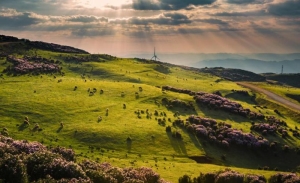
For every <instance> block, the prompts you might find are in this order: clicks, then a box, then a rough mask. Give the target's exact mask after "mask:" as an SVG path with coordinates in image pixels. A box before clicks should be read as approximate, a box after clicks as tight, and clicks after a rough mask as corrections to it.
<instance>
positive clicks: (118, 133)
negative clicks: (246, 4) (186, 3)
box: [0, 42, 300, 182]
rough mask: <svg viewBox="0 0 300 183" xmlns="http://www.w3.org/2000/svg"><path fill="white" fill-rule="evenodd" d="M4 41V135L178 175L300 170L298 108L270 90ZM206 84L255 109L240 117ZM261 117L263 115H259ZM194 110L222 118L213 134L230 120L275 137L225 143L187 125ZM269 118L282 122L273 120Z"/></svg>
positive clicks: (0, 61) (0, 115) (0, 58)
mask: <svg viewBox="0 0 300 183" xmlns="http://www.w3.org/2000/svg"><path fill="white" fill-rule="evenodd" d="M4 43H5V42H2V43H1V44H0V53H1V55H0V71H1V72H2V73H1V79H0V86H1V89H0V101H1V104H0V127H1V129H2V128H5V129H7V130H5V132H4V130H3V131H2V134H4V135H8V136H10V137H12V138H14V139H26V140H28V141H38V142H41V143H43V144H44V145H46V146H49V147H50V146H51V147H56V146H63V147H69V148H72V149H74V150H75V152H76V159H77V161H80V160H83V159H86V158H88V159H92V160H95V161H100V162H105V161H107V162H110V163H111V164H113V165H115V166H119V167H128V166H133V167H140V166H146V167H150V168H153V170H154V171H156V172H158V173H159V174H160V175H161V177H163V178H164V179H165V180H168V181H171V182H176V181H177V180H178V178H179V177H180V176H182V175H184V174H187V175H192V176H198V175H199V172H200V171H201V172H210V171H217V170H220V169H224V168H226V167H231V169H234V170H238V171H240V172H242V173H248V172H253V173H258V174H263V175H265V176H266V177H269V176H270V175H271V174H273V173H274V172H273V171H274V170H279V171H296V170H297V166H299V165H300V161H299V152H300V151H299V146H300V140H299V137H300V136H299V133H298V127H300V126H299V123H298V122H299V121H300V115H299V113H294V114H295V115H292V116H289V115H287V114H290V113H291V111H290V110H289V109H286V108H283V107H281V108H280V109H279V112H278V111H276V110H275V109H277V107H276V105H275V104H274V103H272V102H270V101H268V100H267V99H266V98H265V97H264V96H262V95H261V94H259V93H253V92H251V91H248V90H246V89H244V88H242V87H241V86H239V85H237V84H236V83H234V82H231V81H228V80H225V79H222V78H219V77H217V76H213V75H211V74H209V73H204V72H200V70H195V69H191V68H187V67H181V66H176V65H171V64H166V63H160V62H154V61H149V60H142V59H133V58H132V59H131V58H116V57H113V56H109V55H105V54H103V55H101V54H97V55H93V54H88V53H84V54H79V53H66V52H65V51H64V52H59V50H52V51H51V50H49V49H47V50H45V49H43V48H41V47H39V48H37V47H30V46H28V45H27V44H26V42H25V43H24V42H20V43H18V47H17V48H18V49H15V50H14V51H12V49H11V47H14V46H13V45H11V44H16V43H15V42H14V43H6V44H4ZM8 45H11V46H8ZM18 59H19V60H18ZM20 60H21V61H20ZM37 63H38V64H40V65H38V64H37ZM35 64H36V65H35ZM163 86H170V87H172V88H174V89H182V90H183V89H184V90H189V91H190V92H189V93H188V94H186V93H187V92H185V93H184V92H182V91H176V92H174V90H169V89H165V88H164V87H163ZM200 91H201V92H205V93H207V94H212V93H217V94H219V95H220V94H221V95H222V98H224V99H226V98H227V99H229V101H231V102H236V103H238V104H240V105H241V107H242V108H243V109H249V110H248V111H251V112H252V113H250V112H248V113H247V114H245V115H241V114H242V113H241V112H239V111H237V112H232V111H231V112H230V111H228V110H225V109H224V108H223V107H224V105H225V104H222V105H220V106H218V107H215V106H214V105H213V104H212V103H210V104H205V103H199V101H200V99H199V100H196V97H197V96H199V97H200V94H199V95H198V94H196V92H200ZM191 92H194V93H191ZM245 93H246V94H245ZM205 95H206V94H205ZM205 95H203V96H205ZM219 95H217V96H219ZM214 97H215V95H214ZM222 100H223V99H222ZM165 101H168V102H167V103H165ZM197 101H198V102H197ZM246 111H247V110H246ZM252 114H254V115H255V117H253V116H251V115H252ZM257 114H261V115H263V116H264V118H263V119H262V118H256V116H257ZM191 115H194V117H196V116H200V117H201V118H211V119H214V120H215V121H216V122H217V124H218V125H217V124H216V125H215V126H213V125H212V124H210V125H211V126H210V127H207V126H206V127H207V129H208V128H212V129H211V131H212V132H211V134H213V133H216V134H218V133H219V132H220V131H221V130H222V129H223V127H224V126H226V125H228V126H230V127H229V128H230V129H236V130H238V131H239V132H243V133H245V134H250V132H251V133H252V134H253V136H255V137H256V138H257V139H260V138H261V140H262V139H266V140H267V141H268V144H267V145H266V147H261V148H260V147H259V148H256V147H253V145H250V146H248V147H247V145H245V144H244V145H237V144H234V142H232V144H229V147H228V146H223V145H222V142H223V141H224V139H225V141H226V138H227V137H225V136H224V137H219V136H216V138H218V139H216V140H215V141H211V140H210V139H209V138H207V137H201V135H199V134H198V132H197V131H196V130H195V129H193V127H192V121H191V120H190V121H188V122H187V119H188V118H190V117H191ZM269 116H274V119H276V120H277V121H276V120H275V121H271V120H269V121H268V120H267V117H269ZM25 118H28V119H25ZM225 124H226V125H225ZM260 124H269V125H271V126H272V125H273V124H274V125H275V126H276V130H275V131H274V132H272V133H271V132H270V133H269V131H267V132H266V131H264V130H265V129H263V127H261V126H259V125H260ZM254 125H257V126H259V127H257V129H256V126H255V127H254ZM168 126H170V128H171V131H170V132H168V131H166V127H168ZM226 128H227V127H226ZM178 134H179V135H178ZM207 136H210V137H211V136H212V135H207ZM259 136H260V137H259ZM228 142H230V141H229V140H228ZM274 142H275V143H274ZM271 144H273V145H271ZM274 144H275V145H274ZM197 162H198V163H197ZM259 169H260V170H259ZM262 169H264V170H262Z"/></svg>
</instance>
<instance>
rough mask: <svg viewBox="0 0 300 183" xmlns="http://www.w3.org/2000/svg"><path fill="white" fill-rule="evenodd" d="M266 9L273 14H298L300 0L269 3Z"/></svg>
mask: <svg viewBox="0 0 300 183" xmlns="http://www.w3.org/2000/svg"><path fill="white" fill-rule="evenodd" d="M267 11H268V13H269V14H272V15H275V16H300V0H288V1H285V2H281V3H277V4H270V5H269V6H268V9H267Z"/></svg>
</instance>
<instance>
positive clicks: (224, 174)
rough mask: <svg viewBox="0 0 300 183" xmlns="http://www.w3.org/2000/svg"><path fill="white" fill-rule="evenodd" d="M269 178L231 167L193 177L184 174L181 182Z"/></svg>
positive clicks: (261, 181) (245, 182)
mask: <svg viewBox="0 0 300 183" xmlns="http://www.w3.org/2000/svg"><path fill="white" fill-rule="evenodd" d="M266 182H267V180H266V178H265V177H264V176H262V175H253V174H250V175H247V174H246V175H245V174H241V173H239V172H236V171H232V170H230V169H227V170H224V171H219V172H209V173H206V174H203V173H200V176H198V177H195V178H193V179H192V178H191V177H189V176H188V175H184V176H182V177H180V178H179V183H266Z"/></svg>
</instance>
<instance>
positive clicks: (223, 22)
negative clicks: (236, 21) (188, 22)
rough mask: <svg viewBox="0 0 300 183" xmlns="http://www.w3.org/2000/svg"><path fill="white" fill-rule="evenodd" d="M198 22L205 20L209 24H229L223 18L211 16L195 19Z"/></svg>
mask: <svg viewBox="0 0 300 183" xmlns="http://www.w3.org/2000/svg"><path fill="white" fill-rule="evenodd" d="M194 21H196V22H204V23H208V24H216V25H228V22H225V21H223V20H220V19H214V18H209V19H197V20H194Z"/></svg>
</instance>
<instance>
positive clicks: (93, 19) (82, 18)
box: [67, 15, 108, 23]
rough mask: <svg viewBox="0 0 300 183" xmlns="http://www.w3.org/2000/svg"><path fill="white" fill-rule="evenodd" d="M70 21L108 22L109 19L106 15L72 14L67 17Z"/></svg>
mask: <svg viewBox="0 0 300 183" xmlns="http://www.w3.org/2000/svg"><path fill="white" fill-rule="evenodd" d="M67 21H70V22H82V23H90V22H108V19H107V18H105V17H101V18H97V17H95V16H82V15H80V16H72V17H70V18H68V19H67Z"/></svg>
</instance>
